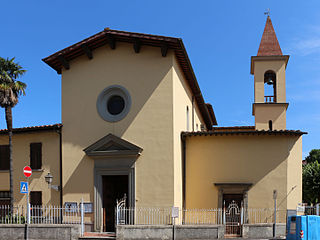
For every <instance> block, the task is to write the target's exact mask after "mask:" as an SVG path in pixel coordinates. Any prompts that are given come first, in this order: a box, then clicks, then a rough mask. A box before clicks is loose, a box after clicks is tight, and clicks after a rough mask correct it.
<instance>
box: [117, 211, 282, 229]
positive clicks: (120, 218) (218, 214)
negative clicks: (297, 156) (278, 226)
mask: <svg viewBox="0 0 320 240" xmlns="http://www.w3.org/2000/svg"><path fill="white" fill-rule="evenodd" d="M276 214H277V218H276V219H277V223H286V214H287V211H286V210H282V209H277V211H276ZM233 215H237V217H238V221H239V224H244V223H247V224H256V223H273V221H274V209H271V208H263V209H246V210H245V209H243V208H240V209H239V212H238V213H236V212H231V213H230V212H228V211H226V210H225V209H223V208H215V209H179V216H178V217H176V218H175V220H174V221H175V224H178V225H217V224H226V222H228V221H230V219H233V218H234V217H235V216H233ZM116 217H117V219H116V222H117V224H119V225H170V224H172V223H173V220H172V219H173V218H172V208H137V207H136V208H118V209H117V210H116Z"/></svg>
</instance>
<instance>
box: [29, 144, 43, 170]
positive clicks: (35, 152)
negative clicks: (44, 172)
mask: <svg viewBox="0 0 320 240" xmlns="http://www.w3.org/2000/svg"><path fill="white" fill-rule="evenodd" d="M30 167H31V169H41V168H42V143H30Z"/></svg>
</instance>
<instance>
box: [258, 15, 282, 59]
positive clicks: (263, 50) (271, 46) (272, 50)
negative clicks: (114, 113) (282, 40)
mask: <svg viewBox="0 0 320 240" xmlns="http://www.w3.org/2000/svg"><path fill="white" fill-rule="evenodd" d="M279 55H282V51H281V48H280V45H279V42H278V39H277V36H276V33H275V31H274V28H273V26H272V22H271V19H270V17H269V16H268V18H267V22H266V26H265V27H264V31H263V35H262V38H261V42H260V46H259V50H258V54H257V56H279Z"/></svg>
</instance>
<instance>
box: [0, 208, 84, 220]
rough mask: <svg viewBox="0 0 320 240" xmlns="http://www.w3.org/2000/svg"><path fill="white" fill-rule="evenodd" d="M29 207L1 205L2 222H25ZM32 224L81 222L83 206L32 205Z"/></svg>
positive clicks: (0, 216) (0, 215) (0, 218)
mask: <svg viewBox="0 0 320 240" xmlns="http://www.w3.org/2000/svg"><path fill="white" fill-rule="evenodd" d="M26 222H27V207H26V206H22V205H16V206H14V207H13V208H12V209H11V208H10V206H6V205H0V224H24V223H26ZM29 223H30V224H81V208H80V207H74V208H66V207H59V206H30V221H29Z"/></svg>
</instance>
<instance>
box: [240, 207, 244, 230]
mask: <svg viewBox="0 0 320 240" xmlns="http://www.w3.org/2000/svg"><path fill="white" fill-rule="evenodd" d="M240 214H241V217H240V219H241V226H242V224H243V206H241V213H240Z"/></svg>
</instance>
